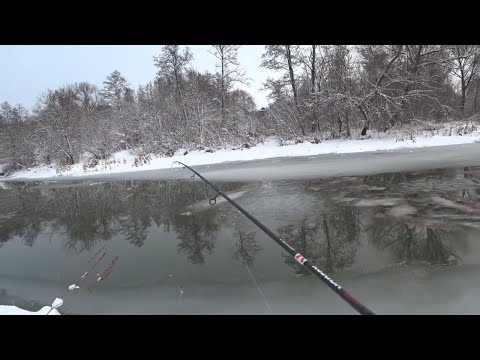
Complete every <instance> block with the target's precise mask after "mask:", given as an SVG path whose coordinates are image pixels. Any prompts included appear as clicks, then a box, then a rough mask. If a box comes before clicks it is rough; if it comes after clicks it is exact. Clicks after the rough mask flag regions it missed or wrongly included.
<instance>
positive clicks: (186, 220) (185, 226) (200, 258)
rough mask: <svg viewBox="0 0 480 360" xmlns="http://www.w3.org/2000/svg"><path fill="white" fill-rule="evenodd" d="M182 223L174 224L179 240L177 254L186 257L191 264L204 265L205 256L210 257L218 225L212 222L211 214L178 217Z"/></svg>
mask: <svg viewBox="0 0 480 360" xmlns="http://www.w3.org/2000/svg"><path fill="white" fill-rule="evenodd" d="M179 218H180V219H181V220H182V221H177V222H176V223H175V232H176V233H177V237H178V239H179V243H178V245H177V249H178V252H180V253H184V254H186V255H187V258H188V261H190V262H191V263H193V264H204V263H205V255H211V254H212V252H213V248H214V246H215V237H214V234H215V232H216V231H217V230H218V224H216V223H215V222H213V221H212V219H213V218H212V216H211V214H205V212H204V213H202V214H198V215H192V216H179Z"/></svg>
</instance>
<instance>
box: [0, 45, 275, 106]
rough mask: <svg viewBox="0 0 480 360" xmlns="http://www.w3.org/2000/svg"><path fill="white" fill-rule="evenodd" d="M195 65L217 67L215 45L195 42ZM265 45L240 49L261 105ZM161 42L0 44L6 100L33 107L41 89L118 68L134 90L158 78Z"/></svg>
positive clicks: (0, 85)
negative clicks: (156, 64) (212, 47)
mask: <svg viewBox="0 0 480 360" xmlns="http://www.w3.org/2000/svg"><path fill="white" fill-rule="evenodd" d="M189 47H190V49H191V50H192V53H193V56H194V61H193V63H192V66H193V67H194V68H195V69H197V70H199V71H201V72H204V71H206V70H208V71H210V72H215V61H216V59H215V57H214V56H213V55H212V54H210V53H209V52H208V50H209V48H210V46H209V45H192V46H189ZM263 49H264V46H263V45H245V46H242V47H241V48H240V50H239V61H240V64H241V65H242V66H243V67H244V68H245V70H246V75H247V77H249V78H251V80H250V86H249V87H245V86H243V85H239V87H241V88H244V89H245V90H248V91H249V93H250V94H251V95H252V96H253V97H254V99H255V102H256V104H257V107H258V108H261V107H262V106H266V105H267V103H268V101H267V93H266V92H265V91H261V88H262V86H263V83H264V82H265V80H266V79H267V77H268V76H269V74H270V75H271V73H269V72H267V71H266V70H265V69H263V68H260V62H261V56H262V53H263ZM160 51H161V45H68V46H66V45H0V103H2V102H4V101H8V102H9V103H10V104H22V105H24V106H25V107H27V108H31V107H32V106H33V105H34V104H35V102H36V100H37V98H38V96H39V95H40V93H41V92H43V91H45V90H46V89H56V88H58V87H60V86H63V85H66V84H70V83H74V82H80V81H86V82H89V83H93V84H96V85H98V86H100V87H101V86H102V83H103V81H104V80H105V78H106V77H107V76H108V75H109V74H110V73H111V72H113V71H114V70H118V71H120V72H121V73H122V75H123V76H124V77H125V78H126V79H127V80H128V81H129V82H130V84H131V85H132V86H133V88H134V89H137V88H138V85H145V84H146V83H147V82H149V81H151V80H153V79H154V77H155V73H156V69H155V67H154V65H153V56H156V55H158V54H159V53H160Z"/></svg>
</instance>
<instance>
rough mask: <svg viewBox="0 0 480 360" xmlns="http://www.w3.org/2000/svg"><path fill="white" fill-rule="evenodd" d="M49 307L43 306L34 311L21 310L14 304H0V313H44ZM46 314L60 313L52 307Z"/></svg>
mask: <svg viewBox="0 0 480 360" xmlns="http://www.w3.org/2000/svg"><path fill="white" fill-rule="evenodd" d="M50 309H51V307H50V306H44V307H43V308H41V309H40V310H38V311H36V312H34V311H28V310H23V309H20V308H18V307H16V306H9V305H8V306H7V305H0V315H46V314H47V313H48V312H49V311H50ZM48 315H60V313H59V312H58V311H57V310H56V309H53V310H52V311H50V312H49V313H48Z"/></svg>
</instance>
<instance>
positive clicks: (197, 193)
mask: <svg viewBox="0 0 480 360" xmlns="http://www.w3.org/2000/svg"><path fill="white" fill-rule="evenodd" d="M217 186H218V187H219V188H221V189H222V190H224V191H230V190H232V189H238V187H239V184H238V183H229V184H217ZM210 195H211V193H210V192H207V191H206V189H205V184H203V183H201V182H197V181H187V182H180V181H164V182H156V181H123V182H113V183H102V184H96V185H92V186H90V185H89V184H88V183H81V184H75V185H65V184H62V186H57V187H49V186H48V185H40V186H36V184H27V185H25V184H20V185H19V186H17V187H16V188H13V189H12V190H8V191H1V192H0V202H1V204H2V208H1V209H0V246H1V245H2V244H3V243H5V242H7V241H9V240H11V239H13V237H15V236H18V237H20V238H22V239H23V241H24V242H25V244H27V245H29V246H32V245H33V243H34V241H35V240H36V238H37V237H38V236H39V234H40V233H42V231H49V232H50V233H51V234H52V235H58V236H59V237H61V238H64V240H65V246H66V247H68V248H71V249H74V251H75V252H80V251H82V250H84V249H86V250H88V249H90V248H92V246H94V245H95V243H96V242H98V241H101V240H103V241H106V240H109V239H111V238H112V236H114V235H115V234H117V233H120V234H122V235H123V236H124V237H125V239H126V240H127V241H129V242H130V243H131V244H133V245H135V246H142V245H143V243H144V241H145V239H146V238H147V236H148V233H149V228H150V227H151V226H152V225H153V224H156V225H157V226H161V225H163V226H164V230H165V231H170V229H172V228H173V230H174V231H180V232H181V233H182V236H183V237H184V238H185V239H187V237H188V235H186V234H188V232H189V230H188V225H187V227H186V228H185V227H184V226H183V225H182V222H183V221H184V218H186V217H179V216H177V214H178V213H179V211H180V210H181V209H182V208H184V207H185V205H187V204H191V203H194V202H196V201H200V200H207V199H208V198H209V197H210ZM214 216H216V213H215V214H212V213H210V217H214ZM197 221H199V222H198V224H197V225H198V227H199V229H200V230H192V231H193V232H194V233H195V234H202V231H203V230H201V229H202V227H205V228H206V229H210V230H208V231H213V230H212V226H211V224H209V223H208V222H210V223H212V219H208V218H207V217H202V218H201V220H199V219H198V218H197ZM187 222H188V220H187ZM201 222H205V225H204V224H202V223H201ZM178 224H180V225H179V226H177V225H178ZM197 225H195V226H197ZM182 226H183V227H182ZM195 229H196V228H195ZM215 230H216V228H215ZM208 231H207V232H208ZM196 238H198V236H197V235H195V236H193V239H196ZM212 244H213V243H212ZM182 246H183V245H182ZM206 247H207V248H208V246H206ZM211 247H212V248H213V245H212V246H211ZM185 248H188V246H186V247H185ZM193 248H195V247H193ZM193 248H192V249H193ZM194 253H195V251H194ZM192 258H195V259H197V255H195V256H192Z"/></svg>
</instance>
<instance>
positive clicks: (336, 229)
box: [279, 206, 360, 274]
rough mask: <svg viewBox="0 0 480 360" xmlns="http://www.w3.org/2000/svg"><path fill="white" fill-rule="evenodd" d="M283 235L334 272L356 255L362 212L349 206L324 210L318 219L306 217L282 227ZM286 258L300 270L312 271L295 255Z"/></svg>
mask: <svg viewBox="0 0 480 360" xmlns="http://www.w3.org/2000/svg"><path fill="white" fill-rule="evenodd" d="M279 234H280V237H281V238H282V239H284V240H285V241H286V242H287V243H289V244H290V245H292V246H293V247H294V248H295V249H296V250H297V251H299V252H300V253H301V254H302V255H304V256H305V257H306V258H307V259H308V260H309V261H310V262H311V263H313V264H316V265H318V266H319V267H321V268H322V269H324V271H327V272H334V271H335V270H339V269H343V268H345V267H348V266H350V265H351V264H352V263H353V261H354V258H355V254H356V250H357V244H358V238H359V235H360V221H359V213H358V211H357V210H355V209H354V208H353V207H350V206H346V207H344V208H342V209H340V210H338V211H332V212H330V213H329V214H324V215H323V216H322V217H321V218H320V219H318V221H317V222H315V223H307V222H306V221H305V220H304V221H302V222H301V224H299V225H288V226H285V227H283V228H281V229H280V231H279ZM285 262H286V263H287V264H288V265H290V266H293V267H294V268H295V269H296V271H297V272H298V273H303V274H308V272H307V271H306V270H305V269H304V268H303V267H302V266H301V265H300V264H298V263H297V262H296V261H295V259H293V258H292V257H291V256H288V257H286V258H285Z"/></svg>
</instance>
